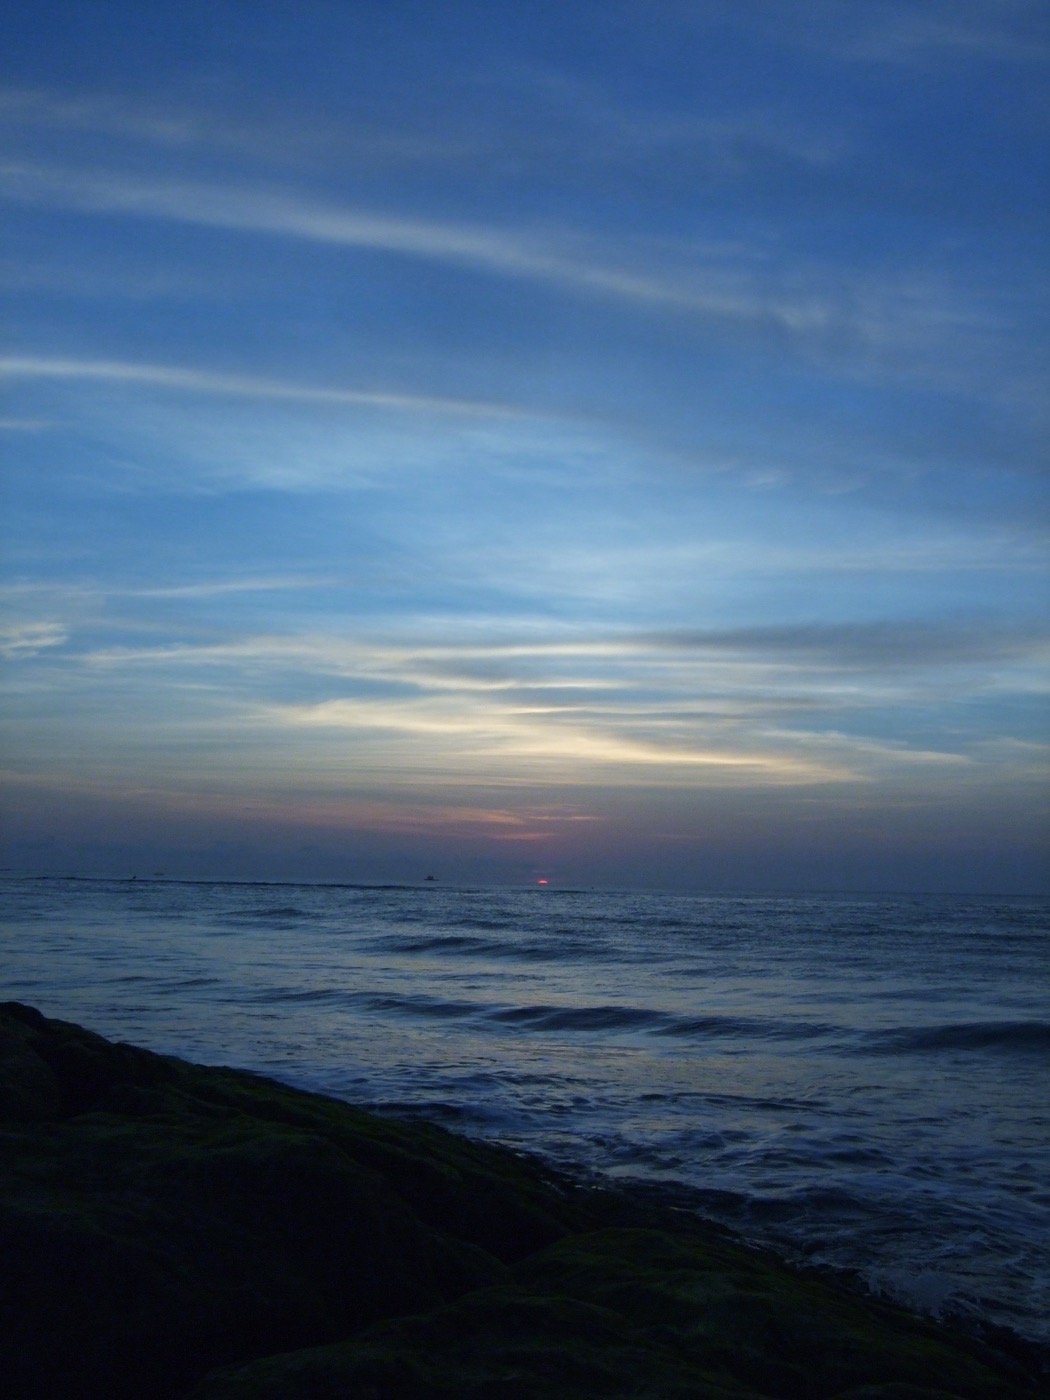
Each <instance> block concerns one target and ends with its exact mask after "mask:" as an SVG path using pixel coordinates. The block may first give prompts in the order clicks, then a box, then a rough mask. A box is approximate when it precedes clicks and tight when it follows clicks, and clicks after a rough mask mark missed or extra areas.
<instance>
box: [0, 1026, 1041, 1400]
mask: <svg viewBox="0 0 1050 1400" xmlns="http://www.w3.org/2000/svg"><path fill="white" fill-rule="evenodd" d="M0 1378H2V1387H3V1392H4V1394H5V1395H6V1397H7V1398H8V1400H51V1398H52V1397H54V1400H59V1397H61V1400H96V1398H97V1400H101V1398H102V1397H105V1398H106V1400H123V1397H132V1396H134V1397H136V1400H249V1397H250V1398H251V1400H263V1398H264V1397H265V1400H430V1397H433V1400H439V1397H440V1400H590V1398H591V1397H609V1398H610V1400H612V1397H617V1398H619V1397H622V1400H628V1397H631V1400H636V1398H637V1400H641V1397H647V1400H679V1398H680V1400H685V1398H686V1397H698V1396H704V1397H719V1400H722V1398H723V1397H724V1400H773V1398H774V1397H776V1398H777V1400H779V1398H780V1397H784V1400H786V1398H787V1397H792V1398H793V1400H824V1398H825V1397H826V1400H921V1397H926V1400H946V1398H947V1397H959V1400H985V1397H986V1398H987V1400H993V1397H994V1400H1012V1398H1013V1400H1022V1397H1035V1396H1037V1395H1040V1394H1043V1393H1045V1392H1044V1390H1043V1388H1042V1386H1041V1385H1040V1382H1039V1379H1038V1377H1037V1376H1036V1375H1035V1373H1034V1371H1033V1369H1032V1367H1031V1366H1029V1365H1028V1364H1026V1360H1025V1358H1024V1355H1023V1353H1020V1352H1019V1353H1016V1354H1014V1353H1011V1351H1010V1350H1009V1349H1008V1348H1006V1347H1004V1346H998V1345H990V1344H989V1343H988V1342H987V1341H981V1340H978V1339H976V1338H973V1337H969V1336H966V1335H964V1334H962V1333H956V1332H953V1331H951V1330H949V1329H947V1328H943V1327H941V1326H939V1325H937V1324H935V1323H933V1322H930V1321H927V1320H923V1319H919V1318H915V1317H913V1316H911V1315H910V1314H908V1313H905V1312H903V1311H901V1310H899V1309H896V1308H894V1307H891V1306H889V1305H887V1304H885V1303H883V1302H880V1301H877V1300H874V1299H871V1298H867V1297H864V1296H861V1295H860V1294H859V1293H856V1292H854V1291H852V1290H850V1289H849V1288H846V1287H844V1286H841V1285H838V1284H836V1283H835V1282H834V1281H829V1280H826V1279H822V1278H818V1277H816V1276H813V1275H810V1274H807V1273H804V1272H801V1271H798V1270H795V1269H792V1268H791V1267H789V1266H788V1265H785V1264H783V1263H780V1262H778V1261H777V1260H775V1259H772V1258H770V1257H769V1256H768V1255H765V1254H762V1253H759V1252H757V1251H753V1250H751V1249H748V1248H745V1247H744V1246H743V1245H741V1244H740V1243H739V1242H736V1241H734V1240H732V1239H731V1238H730V1237H728V1236H727V1235H726V1234H725V1233H724V1232H722V1231H720V1230H718V1229H716V1228H715V1227H713V1226H710V1225H707V1224H705V1223H704V1222H703V1221H702V1220H700V1219H699V1218H698V1217H696V1216H695V1215H693V1214H692V1213H690V1212H688V1211H686V1210H681V1209H675V1208H673V1207H672V1206H670V1205H667V1204H661V1203H659V1202H655V1201H653V1200H651V1199H647V1198H646V1197H645V1196H644V1195H643V1194H642V1193H638V1192H635V1193H631V1192H629V1191H626V1192H622V1191H614V1190H611V1189H609V1190H607V1189H599V1188H596V1187H594V1186H593V1185H589V1184H586V1183H582V1182H575V1181H572V1180H570V1179H567V1178H563V1177H560V1176H557V1175H556V1174H554V1173H552V1172H550V1171H548V1170H547V1169H546V1168H545V1167H544V1166H543V1165H542V1164H540V1163H537V1162H535V1161H532V1160H530V1159H526V1158H523V1157H521V1156H518V1155H516V1154H513V1153H510V1152H507V1151H504V1150H502V1149H499V1148H497V1147H493V1146H487V1145H485V1144H482V1143H476V1142H471V1141H468V1140H465V1139H463V1138H459V1137H456V1136H453V1135H451V1134H449V1133H446V1132H444V1131H442V1130H441V1129H439V1128H436V1127H430V1126H426V1125H420V1124H418V1123H412V1124H402V1123H397V1122H392V1121H389V1120H387V1119H380V1118H376V1117H375V1116H373V1115H370V1114H368V1113H365V1112H362V1111H361V1110H358V1109H355V1108H353V1107H351V1106H350V1105H347V1104H344V1103H341V1102H338V1101H335V1100H332V1099H327V1098H323V1097H320V1096H318V1095H313V1094H307V1093H303V1092H300V1091H297V1090H293V1089H289V1088H287V1087H285V1086H283V1085H280V1084H277V1083H274V1082H272V1081H270V1080H267V1079H263V1078H260V1077H258V1076H255V1075H251V1074H246V1073H242V1072H237V1071H233V1070H227V1069H214V1068H204V1067H201V1066H196V1065H191V1064H187V1063H185V1062H183V1061H181V1060H177V1059H173V1058H170V1057H166V1056H161V1055H155V1054H152V1053H151V1052H149V1051H146V1050H141V1049H137V1048H135V1047H132V1046H129V1045H123V1044H113V1043H111V1042H109V1041H106V1040H104V1039H103V1038H102V1037H100V1036H97V1035H95V1034H93V1033H91V1032H90V1031H87V1030H84V1029H82V1028H80V1027H78V1026H75V1025H71V1024H69V1023H66V1022H63V1021H55V1020H49V1019H46V1018H45V1017H43V1016H42V1015H41V1014H40V1013H39V1012H37V1011H35V1010H33V1009H32V1008H30V1007H26V1006H22V1005H19V1004H17V1003H7V1004H4V1005H0Z"/></svg>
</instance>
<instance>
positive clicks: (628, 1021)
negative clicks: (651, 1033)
mask: <svg viewBox="0 0 1050 1400" xmlns="http://www.w3.org/2000/svg"><path fill="white" fill-rule="evenodd" d="M489 1019H490V1020H493V1021H500V1022H503V1023H504V1024H509V1025H515V1026H530V1027H532V1028H534V1029H536V1030H567V1031H602V1030H624V1029H631V1030H644V1029H649V1028H651V1027H653V1026H658V1025H660V1024H661V1023H662V1022H663V1021H666V1020H667V1016H666V1015H665V1014H664V1013H663V1012H662V1011H649V1010H647V1009H646V1008H644V1007H640V1006H510V1007H506V1008H502V1009H500V1010H498V1011H492V1012H490V1013H489Z"/></svg>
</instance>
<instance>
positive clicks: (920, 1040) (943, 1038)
mask: <svg viewBox="0 0 1050 1400" xmlns="http://www.w3.org/2000/svg"><path fill="white" fill-rule="evenodd" d="M868 1046H869V1048H870V1049H872V1050H874V1051H875V1052H876V1053H878V1052H881V1053H884V1054H900V1053H908V1052H909V1051H915V1052H921V1051H936V1050H1015V1051H1027V1052H1035V1053H1043V1054H1045V1053H1047V1052H1050V1022H1046V1021H969V1022H963V1023H961V1024H947V1025H940V1026H901V1027H897V1028H895V1029H893V1030H886V1031H873V1032H871V1033H870V1035H869V1036H868Z"/></svg>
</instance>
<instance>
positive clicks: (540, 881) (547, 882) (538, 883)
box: [536, 880, 550, 885]
mask: <svg viewBox="0 0 1050 1400" xmlns="http://www.w3.org/2000/svg"><path fill="white" fill-rule="evenodd" d="M536 883H537V885H549V884H550V881H549V880H537V881H536Z"/></svg>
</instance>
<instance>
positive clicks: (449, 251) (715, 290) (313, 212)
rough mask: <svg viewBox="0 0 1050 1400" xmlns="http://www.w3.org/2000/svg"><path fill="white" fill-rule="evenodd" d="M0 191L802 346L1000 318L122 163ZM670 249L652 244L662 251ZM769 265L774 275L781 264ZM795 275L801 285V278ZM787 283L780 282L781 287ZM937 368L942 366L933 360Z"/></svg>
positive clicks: (940, 295)
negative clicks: (308, 245)
mask: <svg viewBox="0 0 1050 1400" xmlns="http://www.w3.org/2000/svg"><path fill="white" fill-rule="evenodd" d="M0 178H2V180H3V192H4V194H5V195H6V197H7V198H8V199H9V200H11V201H12V202H14V203H16V204H17V203H24V204H28V205H44V206H52V207H58V208H69V209H74V210H78V211H80V212H83V213H93V214H109V215H121V216H128V217H134V218H149V219H161V220H168V221H173V222H176V223H182V224H190V225H196V226H198V227H201V228H212V229H219V230H228V231H231V232H237V233H247V234H252V235H263V236H279V237H283V238H292V239H296V240H303V241H306V242H313V243H321V244H329V245H333V246H336V247H344V248H358V249H367V250H372V251H377V252H384V253H392V254H396V255H400V256H404V257H411V258H420V259H425V260H431V261H436V262H439V263H441V262H444V263H451V264H454V265H458V266H462V267H465V268H468V269H473V270H475V271H477V272H481V273H486V274H490V275H496V276H500V277H508V278H512V279H516V280H517V279H520V280H524V281H527V282H533V283H538V284H541V285H544V286H549V287H552V288H555V289H563V290H567V291H570V292H572V293H575V294H576V295H582V296H585V297H596V298H598V299H608V300H611V301H613V302H617V303H622V304H625V305H627V306H632V307H635V308H639V309H646V308H649V309H652V310H655V311H660V310H662V311H665V312H678V313H682V314H687V315H692V316H695V317H697V318H699V319H700V320H701V321H703V322H711V323H714V324H715V325H718V324H722V325H727V326H737V327H741V328H750V329H751V330H753V331H760V332H763V333H768V330H769V328H770V327H771V326H772V327H775V328H777V330H778V331H779V332H781V333H782V334H785V335H787V336H789V337H790V338H791V339H792V340H795V341H797V342H798V343H799V345H801V346H802V347H805V348H808V349H811V350H816V351H822V350H823V348H824V345H825V342H826V341H827V340H828V338H829V337H831V338H832V340H835V339H837V338H841V336H842V335H843V334H844V333H845V334H848V336H850V337H852V338H853V339H855V341H856V342H857V345H858V347H859V348H861V349H864V350H866V351H870V352H872V353H875V354H877V355H879V356H884V355H885V354H887V353H889V352H891V351H892V350H894V349H896V350H898V351H899V350H907V351H909V352H912V353H922V352H926V351H928V350H929V349H931V348H932V344H931V342H932V343H933V344H937V345H943V343H944V334H945V332H954V333H958V332H962V331H967V332H969V333H971V334H980V335H988V334H989V333H992V334H994V333H995V332H996V331H997V330H998V329H999V327H1000V319H999V317H998V316H997V315H996V314H995V312H994V311H991V310H989V309H988V308H982V307H981V306H980V305H979V304H973V303H972V301H971V300H970V299H969V298H967V296H966V295H965V294H964V293H963V292H962V291H961V290H960V289H957V288H956V289H953V288H950V287H947V286H945V285H943V281H942V280H941V279H938V278H937V277H936V276H934V275H933V274H931V273H929V272H922V273H918V272H917V273H916V274H915V275H913V276H911V277H908V276H907V275H904V276H902V275H901V273H900V272H899V271H898V272H895V273H894V276H893V278H892V279H891V280H890V281H882V282H881V285H880V281H879V280H878V279H875V280H873V274H871V273H866V274H860V275H859V276H858V275H856V274H855V276H854V278H853V281H852V284H851V286H850V288H849V291H848V294H846V295H843V293H842V287H841V282H842V279H841V274H840V273H837V272H833V273H832V274H831V275H830V276H827V274H825V273H822V271H821V270H820V269H819V266H818V267H815V268H814V269H813V270H812V271H811V273H810V275H809V277H808V278H803V279H801V282H802V284H801V285H798V283H799V280H800V279H799V278H798V277H797V276H794V277H782V276H781V275H780V274H779V273H778V272H777V271H776V270H775V268H771V266H770V263H769V259H768V255H767V253H766V251H765V250H764V249H763V248H761V246H754V247H752V248H750V249H747V248H745V247H739V248H737V249H729V250H727V249H726V248H724V247H721V246H719V245H715V246H713V247H711V248H705V247H703V246H702V245H701V246H700V247H696V246H693V247H692V248H685V249H682V250H680V252H679V255H678V258H677V262H678V266H677V267H676V268H675V269H674V270H672V271H671V272H670V273H657V272H654V271H653V270H652V268H651V267H650V266H648V265H647V263H648V262H649V261H650V260H646V262H643V263H642V264H641V266H639V265H638V264H637V258H638V252H637V250H636V249H634V248H630V247H628V248H625V249H622V250H621V254H622V253H629V254H631V255H632V260H624V261H621V262H619V263H613V262H609V261H607V260H606V259H607V253H606V251H605V250H604V249H603V248H602V247H601V246H600V241H598V242H599V246H595V243H596V240H595V239H594V238H593V237H590V238H588V237H586V236H584V237H582V238H581V237H580V235H579V234H576V235H574V236H568V235H566V234H564V233H563V234H562V235H561V236H560V237H559V236H556V235H553V234H551V233H550V232H542V233H541V232H534V233H530V232H522V231H519V230H517V229H514V228H500V227H492V226H485V225H475V224H449V223H439V222H436V221H431V220H427V219H423V218H418V217H406V216H390V215H385V214H380V213H375V212H373V211H370V210H359V209H353V208H340V207H339V206H337V205H332V204H325V203H321V202H319V201H311V199H310V198H309V197H306V196H303V195H302V194H301V193H299V192H291V191H285V190H281V189H257V188H237V187H236V186H232V187H231V186H230V185H229V184H223V185H218V184H210V183H204V182H186V181H177V180H150V179H142V178H139V177H135V176H129V175H126V174H121V173H113V172H110V173H106V172H90V171H71V170H58V169H49V168H46V167H40V166H32V165H28V164H17V163H11V164H8V165H7V166H6V167H4V168H2V169H0ZM666 251H667V250H666V248H660V247H659V246H658V247H656V248H654V249H653V256H654V258H655V259H656V260H662V259H666ZM771 272H772V276H771ZM793 283H794V284H795V285H792V284H793ZM778 284H779V285H778ZM931 372H932V367H931Z"/></svg>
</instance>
